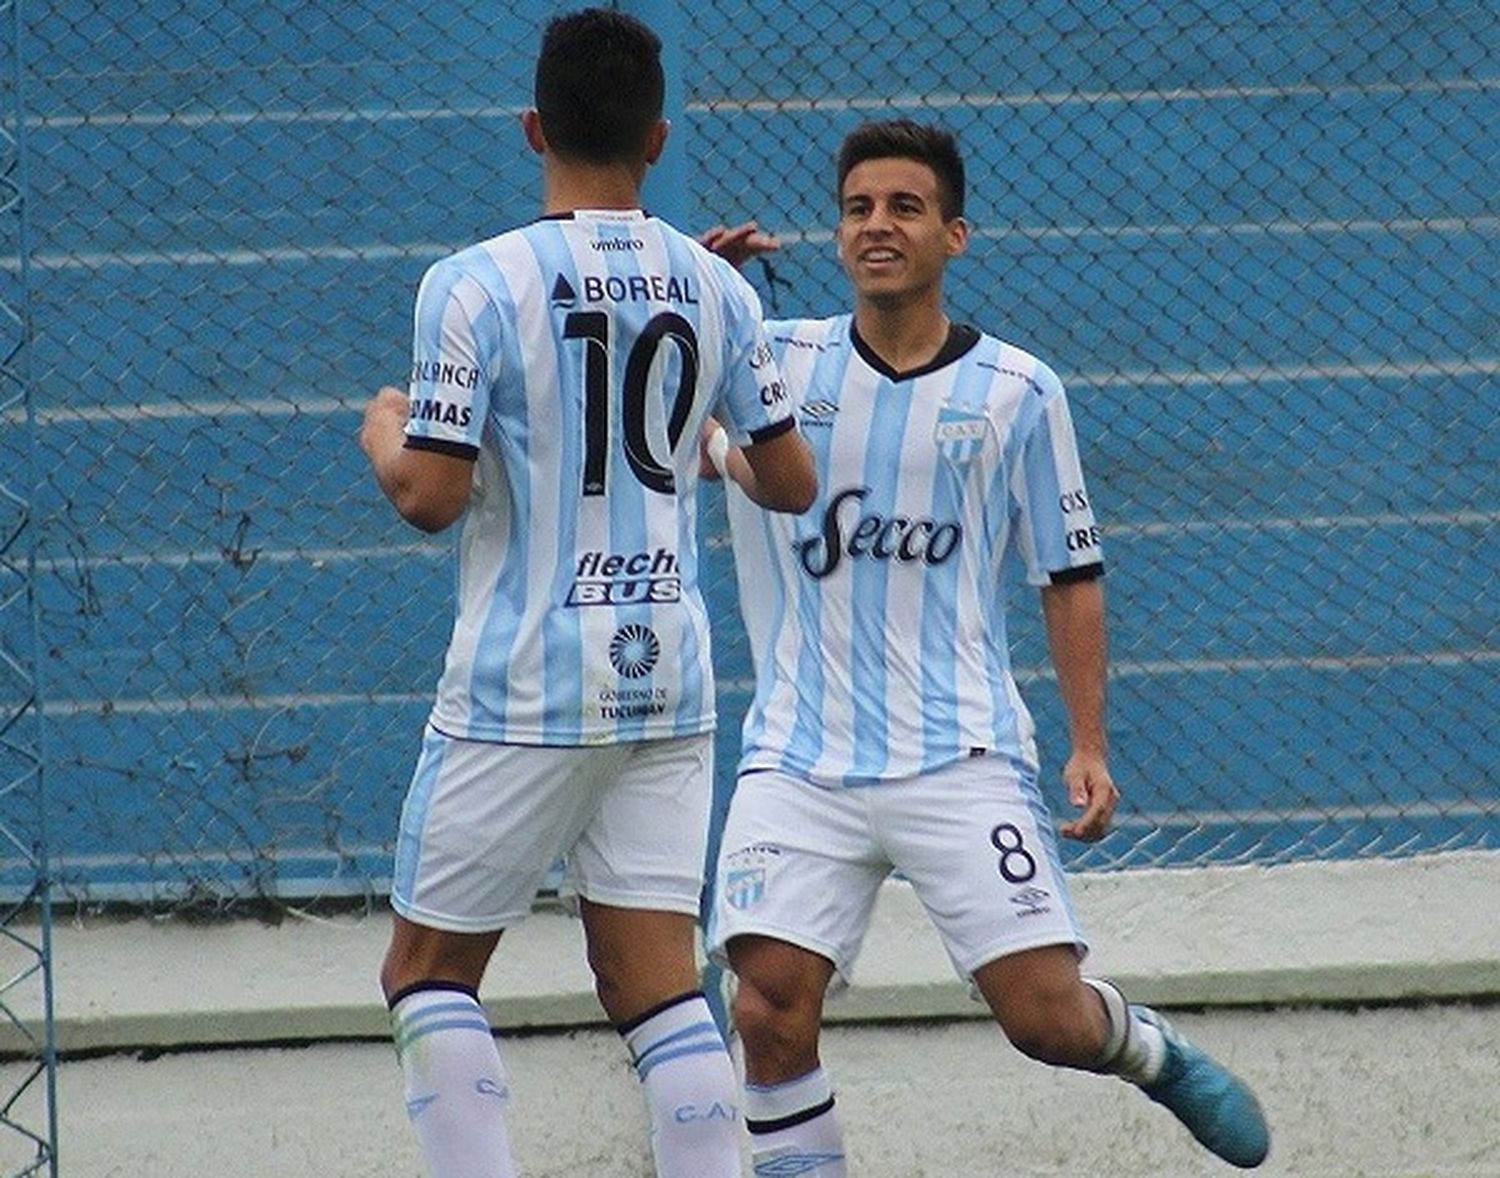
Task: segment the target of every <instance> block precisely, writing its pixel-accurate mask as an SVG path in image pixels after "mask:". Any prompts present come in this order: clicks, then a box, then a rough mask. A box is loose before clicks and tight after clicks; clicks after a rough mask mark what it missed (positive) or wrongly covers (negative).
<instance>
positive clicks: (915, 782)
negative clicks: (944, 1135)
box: [706, 120, 1269, 1178]
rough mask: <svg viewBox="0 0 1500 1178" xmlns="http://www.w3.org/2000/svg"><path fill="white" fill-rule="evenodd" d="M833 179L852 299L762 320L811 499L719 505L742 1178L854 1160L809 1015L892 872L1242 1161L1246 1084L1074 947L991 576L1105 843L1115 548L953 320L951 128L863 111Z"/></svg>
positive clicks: (840, 979) (1023, 397) (1002, 993)
mask: <svg viewBox="0 0 1500 1178" xmlns="http://www.w3.org/2000/svg"><path fill="white" fill-rule="evenodd" d="M837 179H838V183H837V195H838V208H839V221H838V229H837V235H836V238H837V245H838V253H839V258H840V260H841V262H842V264H843V267H844V269H845V271H846V272H847V274H848V276H849V280H850V282H851V283H852V285H853V287H854V311H853V314H852V315H850V314H845V315H840V316H836V317H834V318H830V319H802V320H792V321H787V322H775V323H770V324H768V325H767V333H768V334H769V335H770V336H771V340H772V348H773V351H774V352H775V353H776V358H777V360H778V362H779V363H780V366H781V373H782V379H783V380H784V381H785V382H786V386H787V388H788V390H789V391H790V392H791V395H792V398H793V400H794V401H795V402H796V404H797V405H798V410H799V413H800V416H801V420H802V427H803V430H804V432H805V433H806V435H807V438H808V441H809V444H810V445H811V447H812V450H813V455H814V462H815V465H816V468H817V472H818V480H819V491H818V497H817V500H816V502H815V503H814V505H813V508H812V509H811V510H810V511H809V512H807V513H806V514H804V515H801V516H797V517H795V518H794V517H791V516H774V517H773V516H770V515H767V514H766V513H763V512H760V511H759V510H756V509H754V508H753V507H751V506H750V505H749V504H748V502H747V501H746V500H745V498H744V496H741V495H738V494H736V493H734V492H733V490H732V489H731V493H730V499H729V501H730V513H731V514H730V519H731V530H732V535H733V542H734V553H735V561H736V568H737V573H738V576H739V578H740V589H741V594H740V596H741V603H742V607H743V611H744V615H745V621H746V628H747V632H748V635H749V639H750V649H751V651H752V653H753V657H754V659H755V663H756V680H757V686H756V693H755V699H754V701H753V703H752V704H751V707H750V710H749V714H748V715H747V717H746V720H745V729H744V749H743V757H742V760H741V763H740V770H739V772H740V776H739V781H738V786H737V789H736V792H735V794H734V797H733V800H732V802H731V806H730V811H729V815H728V818H727V821H726V828H725V831H724V836H723V843H722V848H721V853H720V858H719V864H718V873H717V887H716V901H715V910H714V914H713V923H712V926H711V929H710V935H709V941H710V945H711V947H712V949H713V951H714V953H715V955H716V956H718V957H721V958H722V957H724V956H727V958H728V961H729V963H730V965H731V967H732V969H733V971H734V973H735V975H736V977H737V980H738V984H737V988H736V992H735V996H734V1000H733V1016H734V1021H735V1024H736V1026H737V1028H738V1031H739V1034H740V1037H741V1040H742V1042H743V1046H744V1055H745V1074H746V1091H745V1096H744V1112H745V1117H746V1121H747V1124H748V1126H749V1129H750V1133H751V1141H752V1152H753V1157H754V1160H755V1172H756V1174H758V1175H773V1174H802V1175H814V1176H816V1178H836V1176H840V1175H843V1174H845V1172H846V1167H845V1161H844V1144H843V1135H842V1133H841V1131H840V1128H839V1124H838V1120H837V1115H836V1111H835V1105H834V1098H833V1088H832V1085H831V1082H830V1079H829V1077H828V1075H827V1073H826V1072H825V1071H824V1069H823V1068H822V1066H821V1064H820V1060H819V1054H818V1034H819V1022H820V1019H821V1015H822V1007H823V1000H824V996H825V993H826V992H827V991H828V990H829V988H830V985H839V984H842V983H844V982H846V981H847V979H848V976H849V973H850V970H851V967H852V965H853V963H854V959H855V956H856V954H857V953H858V951H859V948H860V944H861V941H862V939H863V937H864V934H865V931H866V929H867V927H868V923H869V920H870V914H871V910H872V907H873V905H874V903H875V898H876V893H877V890H878V889H879V887H880V884H881V882H882V881H883V880H884V879H885V878H886V877H887V875H889V874H890V873H891V872H892V871H893V870H896V871H899V872H901V874H902V875H904V876H905V877H906V878H907V879H908V880H910V882H911V885H912V887H913V889H914V890H915V893H916V896H917V897H918V899H919V900H920V902H921V903H922V905H923V906H924V908H925V909H926V911H927V913H928V915H929V917H930V918H931V920H932V922H933V924H934V925H936V927H937V930H938V932H939V933H940V935H941V937H942V940H943V944H944V946H945V947H946V949H947V951H948V954H949V956H950V958H951V960H952V962H953V965H954V966H955V968H956V969H957V971H958V972H959V974H960V975H961V976H962V977H964V978H966V979H968V980H969V981H971V982H972V984H973V986H974V987H975V989H976V990H977V991H978V993H979V994H980V995H982V996H983V998H984V1000H985V1001H986V1002H987V1003H988V1005H989V1007H990V1009H991V1011H992V1012H993V1013H994V1016H995V1018H996V1020H997V1021H998V1022H999V1024H1000V1026H1001V1027H1002V1028H1003V1030H1004V1032H1005V1034H1006V1035H1007V1036H1008V1037H1009V1039H1010V1040H1011V1042H1012V1043H1013V1044H1014V1045H1015V1046H1016V1047H1018V1048H1019V1049H1020V1050H1021V1051H1023V1052H1024V1053H1026V1054H1027V1055H1028V1056H1031V1057H1033V1058H1035V1059H1038V1060H1041V1061H1043V1062H1045V1063H1049V1064H1054V1065H1059V1066H1064V1067H1072V1068H1080V1069H1084V1070H1087V1071H1096V1072H1103V1073H1107V1074H1112V1075H1117V1076H1122V1077H1124V1078H1125V1079H1127V1080H1129V1081H1131V1082H1133V1083H1135V1084H1137V1085H1139V1086H1140V1088H1141V1089H1142V1091H1144V1092H1145V1093H1146V1095H1147V1096H1149V1097H1150V1098H1151V1099H1152V1100H1155V1101H1158V1102H1160V1103H1162V1104H1164V1105H1166V1106H1167V1107H1168V1108H1169V1109H1171V1110H1172V1111H1173V1112H1174V1113H1176V1115H1177V1116H1178V1117H1179V1118H1180V1119H1181V1120H1182V1121H1183V1122H1184V1123H1185V1124H1186V1125H1187V1127H1188V1128H1189V1129H1190V1130H1191V1131H1192V1133H1193V1134H1194V1136H1195V1137H1197V1138H1198V1140H1199V1141H1201V1142H1202V1143H1203V1144H1205V1145H1206V1146H1208V1148H1209V1149H1211V1150H1213V1151H1214V1152H1215V1153H1217V1154H1218V1155H1219V1156H1220V1157H1222V1158H1225V1159H1227V1160H1228V1161H1230V1162H1233V1163H1234V1164H1236V1165H1239V1166H1246V1167H1248V1166H1255V1165H1257V1164H1259V1163H1260V1161H1261V1160H1262V1159H1263V1158H1264V1157H1265V1155H1266V1152H1267V1149H1268V1144H1269V1138H1268V1132H1267V1128H1266V1124H1265V1121H1264V1119H1263V1117H1262V1115H1261V1111H1260V1109H1259V1107H1258V1105H1257V1103H1256V1100H1255V1097H1254V1096H1253V1095H1252V1094H1251V1092H1250V1091H1249V1089H1248V1088H1247V1087H1246V1086H1245V1085H1244V1084H1243V1083H1242V1082H1241V1081H1239V1080H1237V1079H1236V1078H1235V1077H1234V1076H1232V1075H1231V1074H1230V1073H1229V1072H1227V1071H1226V1070H1225V1069H1224V1068H1223V1067H1221V1066H1220V1065H1219V1064H1218V1063H1216V1062H1215V1061H1214V1060H1212V1059H1210V1058H1209V1057H1208V1056H1207V1055H1206V1054H1204V1053H1203V1052H1202V1051H1201V1050H1199V1049H1198V1048H1196V1047H1194V1046H1193V1045H1192V1044H1190V1043H1189V1042H1188V1041H1187V1040H1185V1039H1184V1038H1182V1037H1181V1036H1180V1035H1179V1034H1178V1033H1177V1032H1176V1031H1174V1030H1173V1028H1172V1027H1171V1026H1169V1025H1168V1023H1167V1022H1166V1020H1165V1019H1163V1018H1162V1017H1161V1016H1160V1015H1158V1014H1157V1013H1156V1012H1154V1011H1152V1010H1150V1009H1148V1008H1146V1007H1143V1006H1133V1005H1130V1004H1129V1003H1127V1001H1126V999H1125V998H1124V996H1123V995H1122V994H1121V993H1120V991H1119V990H1117V989H1116V988H1115V987H1114V986H1113V985H1111V984H1110V983H1108V982H1105V981H1101V980H1098V979H1094V978H1085V977H1082V976H1081V975H1080V972H1079V962H1080V960H1081V959H1082V957H1083V955H1084V953H1085V950H1086V944H1085V941H1084V937H1083V934H1082V932H1081V931H1080V929H1079V926H1078V924H1077V922H1076V921H1075V919H1074V914H1073V910H1072V908H1071V905H1070V904H1069V900H1068V892H1067V885H1066V881H1065V879H1064V876H1063V872H1062V867H1061V863H1060V860H1059V857H1058V852H1057V846H1056V843H1055V837H1054V834H1053V831H1052V824H1051V819H1050V817H1049V815H1048V811H1047V807H1046V804H1045V803H1044V801H1043V798H1042V792H1041V790H1040V788H1039V787H1038V784H1037V775H1038V762H1037V752H1036V748H1035V745H1034V741H1033V727H1032V722H1031V718H1030V716H1029V715H1028V713H1027V710H1026V707H1025V705H1024V703H1023V702H1022V700H1021V697H1020V694H1019V693H1018V691H1017V689H1016V683H1015V680H1014V678H1013V676H1012V674H1011V670H1010V666H1009V654H1008V648H1007V638H1006V614H1005V605H1004V587H1003V578H1004V573H1005V570H1006V569H1007V568H1008V567H1010V566H1012V565H1014V566H1015V567H1017V568H1018V569H1019V570H1021V571H1024V574H1025V577H1026V579H1027V580H1028V581H1029V582H1030V583H1031V584H1033V585H1036V586H1039V587H1040V591H1041V603H1042V610H1043V614H1044V618H1045V623H1046V629H1047V633H1048V639H1049V646H1050V649H1051V656H1052V662H1053V666H1054V667H1055V669H1056V672H1057V679H1058V687H1059V690H1060V692H1061V695H1062V698H1063V702H1064V703H1065V705H1066V709H1067V715H1068V727H1069V734H1070V738H1071V744H1072V748H1071V751H1070V753H1069V756H1068V758H1067V761H1066V764H1065V765H1064V768H1063V779H1064V781H1065V783H1066V787H1067V794H1068V798H1069V801H1070V802H1071V803H1072V804H1073V805H1074V806H1075V807H1078V808H1079V809H1080V811H1081V812H1080V813H1078V814H1077V815H1076V816H1075V817H1074V818H1073V819H1072V820H1070V821H1067V822H1064V823H1062V824H1061V826H1060V827H1059V829H1060V830H1061V832H1062V833H1063V834H1064V835H1065V836H1067V837H1070V838H1075V839H1082V840H1095V839H1098V838H1100V837H1101V836H1102V835H1103V834H1104V833H1105V831H1106V830H1107V828H1108V825H1109V823H1110V820H1111V816H1112V814H1113V811H1114V808H1115V804H1116V801H1117V798H1118V794H1117V792H1116V787H1115V784H1114V781H1113V780H1112V779H1111V777H1110V772H1109V768H1108V765H1107V760H1106V744H1105V722H1104V714H1105V673H1106V652H1105V612H1104V597H1103V593H1102V588H1101V584H1100V580H1099V578H1100V575H1101V574H1102V572H1103V563H1102V557H1101V552H1100V545H1099V530H1098V527H1097V526H1096V524H1095V520H1094V513H1093V508H1092V506H1091V504H1090V501H1089V497H1088V493H1087V491H1086V489H1085V487H1084V480H1083V475H1082V472H1081V469H1080V466H1079V461H1078V455H1077V450H1076V445H1075V441H1074V434H1073V426H1072V422H1071V419H1070V416H1069V412H1068V404H1067V400H1066V398H1065V397H1064V394H1063V388H1062V385H1061V384H1060V382H1059V381H1058V378H1057V376H1056V375H1055V374H1054V373H1053V372H1052V370H1051V369H1049V368H1048V367H1047V366H1046V365H1045V364H1043V363H1042V362H1040V361H1039V360H1037V359H1036V358H1035V357H1033V356H1031V355H1028V354H1027V353H1026V352H1024V351H1022V350H1021V349H1020V348H1018V347H1015V346H1013V345H1011V344H1008V343H1004V342H1002V341H1001V340H999V339H996V338H995V337H993V336H990V335H986V334H983V333H982V332H980V331H977V330H976V329H974V328H972V327H968V326H965V325H963V324H958V323H953V322H951V321H950V320H949V319H948V317H947V315H946V314H945V312H944V309H943V298H942V280H943V273H944V268H945V267H946V265H947V264H948V262H949V261H950V260H951V259H953V258H955V257H957V256H958V255H959V254H961V253H962V252H963V251H964V248H965V246H966V243H967V240H968V227H967V224H966V222H965V221H964V219H963V200H964V167H963V162H962V158H961V156H960V154H959V151H958V148H957V145H956V143H955V141H954V139H953V138H952V136H951V135H949V134H948V133H947V132H945V131H943V130H941V129H939V128H935V127H929V126H925V125H920V124H916V123H912V122H908V121H904V120H902V121H894V122H882V123H869V124H866V125H864V126H862V127H860V128H858V129H857V130H855V131H854V132H853V133H852V134H850V135H849V137H848V138H847V139H846V140H845V141H844V143H843V145H842V147H841V149H840V152H839V156H838V167H837ZM744 230H745V227H741V230H740V231H737V233H738V236H737V237H736V238H735V239H734V245H735V247H736V248H737V249H739V250H741V251H743V250H744V248H745V246H746V242H747V238H746V236H745V233H744ZM721 236H722V234H721ZM706 240H707V239H706ZM707 439H708V440H707V445H706V450H707V457H708V458H709V459H710V461H712V463H713V464H714V465H715V466H717V467H719V469H720V473H726V472H727V477H728V478H729V479H731V480H733V482H734V483H736V484H740V485H750V484H749V483H748V482H747V476H748V475H749V473H750V472H749V469H748V467H747V464H746V463H745V461H744V459H745V458H746V457H747V455H745V454H744V453H743V452H742V451H740V450H738V449H735V448H733V447H732V446H730V445H729V439H728V438H726V437H724V436H723V435H719V434H716V433H715V432H714V431H713V427H712V424H710V426H709V429H708V432H707Z"/></svg>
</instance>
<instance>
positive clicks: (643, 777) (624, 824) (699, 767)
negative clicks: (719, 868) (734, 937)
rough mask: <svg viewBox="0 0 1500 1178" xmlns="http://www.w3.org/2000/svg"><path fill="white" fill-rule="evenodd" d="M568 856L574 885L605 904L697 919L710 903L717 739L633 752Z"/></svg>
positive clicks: (705, 736)
mask: <svg viewBox="0 0 1500 1178" xmlns="http://www.w3.org/2000/svg"><path fill="white" fill-rule="evenodd" d="M623 747H626V748H627V752H626V754H625V755H624V756H623V757H622V758H621V759H620V760H619V762H618V764H617V765H615V767H614V770H613V773H612V775H611V777H610V780H609V781H607V782H604V783H602V786H601V793H600V802H599V807H598V810H597V811H596V812H595V813H594V814H593V815H592V816H591V818H590V820H589V822H588V824H587V825H586V826H585V827H584V828H583V830H582V832H581V833H580V834H579V837H578V838H577V840H576V841H575V842H574V843H573V845H572V846H571V847H570V848H569V851H568V856H567V860H568V878H567V886H568V888H569V889H570V890H573V891H576V892H577V893H578V895H580V896H582V897H584V898H585V899H587V900H591V901H593V902H595V903H597V904H604V905H610V906H613V907H617V908H627V909H644V910H650V911H662V912H676V913H682V914H685V915H688V916H693V917H696V916H697V914H698V910H699V906H700V904H701V902H702V897H703V861H704V858H705V856H706V854H707V850H708V814H709V808H710V806H711V805H712V795H713V735H712V733H701V734H699V735H696V736H683V737H674V738H671V739H667V740H652V741H641V742H638V743H635V744H632V745H629V746H623Z"/></svg>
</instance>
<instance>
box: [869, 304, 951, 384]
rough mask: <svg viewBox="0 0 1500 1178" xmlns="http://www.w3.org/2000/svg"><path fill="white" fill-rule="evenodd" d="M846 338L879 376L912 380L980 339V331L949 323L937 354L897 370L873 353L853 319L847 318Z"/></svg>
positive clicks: (897, 379) (937, 366)
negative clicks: (917, 366)
mask: <svg viewBox="0 0 1500 1178" xmlns="http://www.w3.org/2000/svg"><path fill="white" fill-rule="evenodd" d="M849 340H850V342H851V343H852V344H853V345H854V350H855V351H856V352H858V353H859V356H860V359H862V360H863V361H864V362H865V363H866V364H868V365H869V366H870V367H871V368H873V369H874V370H875V371H876V372H878V373H880V375H881V376H884V377H886V378H887V379H889V380H893V381H896V382H898V383H899V382H901V381H904V380H915V379H916V378H917V377H919V376H926V375H927V374H928V373H929V372H936V371H937V370H938V369H939V368H946V367H947V366H948V365H949V364H952V363H953V361H955V360H957V359H958V358H959V357H960V356H963V355H964V354H966V353H967V352H969V351H970V350H971V349H972V348H973V347H974V345H975V344H977V343H978V342H979V332H978V331H976V330H975V329H974V328H972V327H970V326H969V325H968V324H967V323H950V324H949V325H948V338H947V339H946V340H944V341H943V346H942V347H941V348H939V349H938V350H937V355H936V356H934V357H933V358H932V359H931V360H929V361H927V363H926V364H923V365H922V366H921V367H920V368H913V369H910V370H909V371H906V372H897V371H896V370H895V369H894V368H892V367H891V366H890V365H889V364H887V363H886V362H885V361H884V360H882V359H881V358H880V357H879V356H877V355H876V354H875V349H874V348H872V347H870V345H869V344H867V343H866V342H865V340H864V337H863V336H861V335H860V334H859V328H858V327H856V326H855V325H854V319H853V317H852V316H851V317H850V319H849Z"/></svg>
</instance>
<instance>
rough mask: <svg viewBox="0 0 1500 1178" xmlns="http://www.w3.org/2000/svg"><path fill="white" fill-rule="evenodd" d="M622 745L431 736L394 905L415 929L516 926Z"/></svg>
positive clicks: (416, 783)
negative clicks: (543, 743) (571, 745)
mask: <svg viewBox="0 0 1500 1178" xmlns="http://www.w3.org/2000/svg"><path fill="white" fill-rule="evenodd" d="M620 747H621V746H611V747H610V748H607V749H572V748H542V747H534V746H529V745H512V744H494V743H490V742H486V741H472V740H458V739H455V738H453V737H449V736H445V735H443V734H442V733H439V732H436V731H434V730H432V729H430V728H429V729H428V730H427V733H426V736H425V737H424V739H423V743H422V752H421V755H420V757H419V758H418V761H417V767H416V770H415V772H414V773H413V775H412V783H411V787H410V788H409V789H408V791H407V795H406V801H405V804H404V805H403V806H402V810H401V826H400V830H399V832H398V834H397V840H396V864H395V871H394V876H393V880H392V887H391V905H392V907H393V908H394V909H395V910H396V912H397V913H398V914H399V915H401V916H403V917H405V918H406V919H407V920H409V921H412V922H414V923H416V924H418V925H423V926H426V927H429V928H434V929H440V930H450V931H453V932H462V933H470V932H485V931H492V930H494V929H499V928H505V927H506V926H508V925H510V924H513V923H515V922H516V921H518V920H521V919H523V918H524V917H525V916H526V915H527V914H528V913H529V912H530V911H531V905H532V902H533V900H534V899H535V897H536V893H537V889H538V888H539V887H540V886H541V884H542V881H543V880H544V879H545V878H546V875H547V872H548V870H549V869H550V868H551V866H552V865H553V864H554V863H555V862H556V861H557V858H558V856H559V855H560V854H561V852H562V851H563V849H564V848H565V847H567V846H568V845H569V844H571V843H572V841H573V840H574V839H575V838H576V837H577V835H578V832H579V830H581V829H582V828H583V827H584V825H586V824H587V822H588V821H589V820H590V818H591V817H592V815H593V813H594V810H595V809H596V807H597V805H598V793H597V791H596V790H595V789H593V788H592V783H593V782H595V781H598V780H604V779H606V778H607V777H608V776H609V775H610V773H611V771H612V767H613V764H614V762H615V761H617V760H618V759H619V757H620V755H621V754H620V753H619V751H618V750H619V749H620Z"/></svg>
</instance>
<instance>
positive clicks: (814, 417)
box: [802, 401, 839, 428]
mask: <svg viewBox="0 0 1500 1178" xmlns="http://www.w3.org/2000/svg"><path fill="white" fill-rule="evenodd" d="M838 411H839V407H838V406H837V405H835V404H834V403H833V402H832V401H809V402H808V403H807V404H806V405H804V406H802V424H803V425H817V426H823V427H825V428H826V427H828V426H831V425H832V424H833V416H834V414H836V413H837V412H838Z"/></svg>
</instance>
